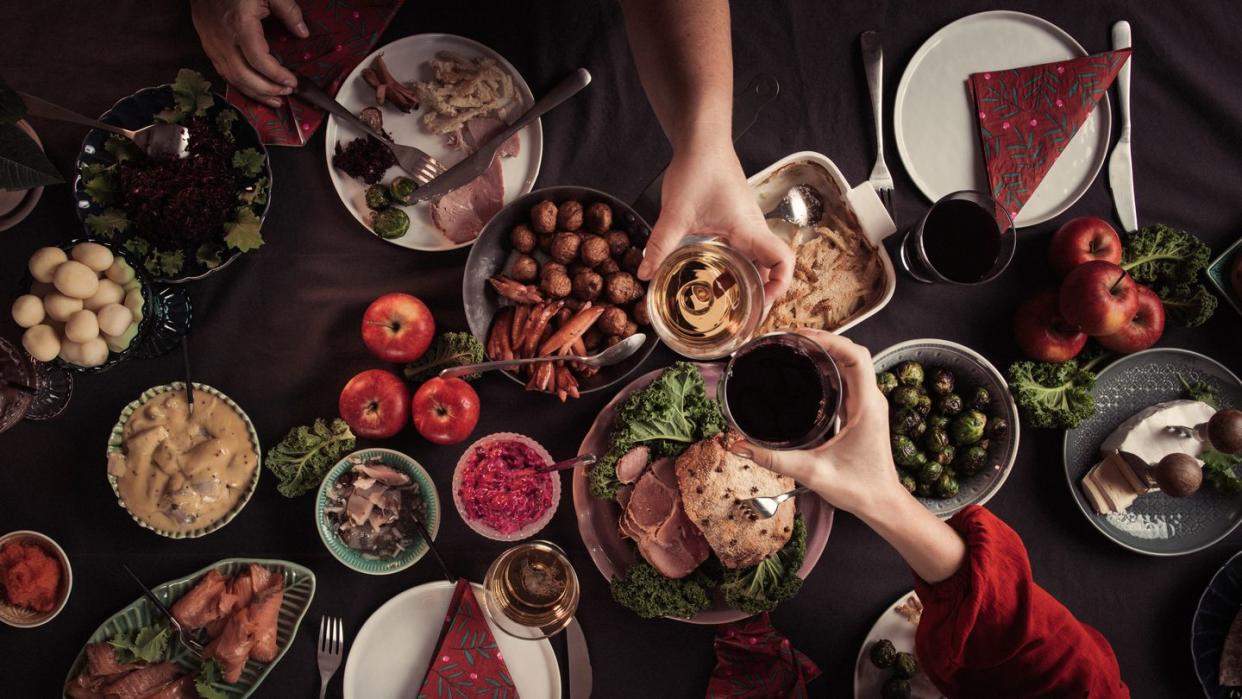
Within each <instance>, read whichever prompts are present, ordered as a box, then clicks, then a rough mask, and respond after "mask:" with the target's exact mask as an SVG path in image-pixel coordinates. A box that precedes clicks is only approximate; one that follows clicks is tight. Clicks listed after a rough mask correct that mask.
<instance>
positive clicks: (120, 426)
mask: <svg viewBox="0 0 1242 699" xmlns="http://www.w3.org/2000/svg"><path fill="white" fill-rule="evenodd" d="M184 390H185V383H184V382H182V381H176V382H173V383H170V384H165V385H163V386H155V387H154V388H148V389H147V390H145V391H143V392H142V395H140V396H138V398H136V399H135V400H133V401H131V402H130V403H129V405H126V406H125V408H124V409H122V410H121V417H120V418H118V419H117V421H116V424H115V425H113V426H112V432H111V433H110V434H109V435H108V449H107V452H106V453H105V454H104V462H105V463H107V460H108V457H110V456H111V455H112V454H118V453H124V439H123V434H124V429H125V423H127V422H129V419H130V417H132V416H133V414H134V411H136V410H138V408H140V407H142V406H143V405H145V404H146V403H147V402H148V401H150V400H151V399H153V398H155V397H156V396H159V395H163V394H165V393H168V392H169V391H184ZM194 391H195V392H198V391H202V392H203V393H208V394H211V395H213V396H215V397H216V398H218V399H220V400H221V401H223V402H224V404H225V405H228V406H229V407H230V408H232V409H233V410H234V411H235V412H236V413H237V414H238V415H240V416H241V418H242V421H243V422H245V423H246V432H247V433H248V434H249V435H250V444H251V445H252V446H253V447H254V453H255V468H254V475H253V476H251V478H250V482H249V483H248V484H247V485H246V492H245V493H242V496H241V498H240V499H238V501H237V504H236V505H234V506H233V509H231V510H229V511H228V513H227V514H225V515H224V516H223V517H221V518H220V519H217V520H216V521H214V522H210V523H208V524H206V525H204V526H202V527H199V528H197V529H193V530H190V531H186V532H174V531H168V530H166V529H160V528H158V527H155V526H152V525H151V524H149V523H147V522H144V521H142V520H141V519H139V518H138V517H137V516H136V515H135V514H134V513H133V512H132V511H131V510H130V509H129V507H128V506H127V505H126V504H125V500H124V498H122V497H121V490H120V487H119V485H118V484H117V478H116V476H113V475H112V474H111V473H108V474H107V476H108V484H109V485H111V486H112V492H113V494H115V495H116V501H117V504H119V505H120V506H121V507H122V508H124V510H125V511H126V512H129V516H130V517H131V518H133V520H134V521H135V522H137V523H138V525H139V526H141V527H142V528H144V529H150V530H151V531H153V532H155V533H156V534H159V535H160V536H166V537H168V538H169V539H197V538H198V537H200V536H206V535H208V534H210V533H212V532H214V531H216V530H218V529H221V528H223V527H224V525H226V524H228V523H229V522H232V521H233V519H234V518H235V517H237V515H238V514H239V513H240V512H241V511H242V508H244V507H245V506H246V503H248V502H250V497H251V496H252V495H254V491H255V490H256V489H257V488H258V487H259V472H260V471H262V470H263V452H262V450H261V449H260V448H259V433H258V432H256V431H255V429H254V423H253V422H251V421H250V416H249V415H247V414H246V411H244V410H242V409H241V406H239V405H238V404H237V403H234V402H233V399H232V398H229V397H228V396H226V395H224V393H222V392H221V391H220V390H219V389H216V388H213V387H211V386H208V385H206V384H201V383H199V382H197V381H195V382H194ZM105 473H107V471H106V469H105Z"/></svg>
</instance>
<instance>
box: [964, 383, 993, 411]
mask: <svg viewBox="0 0 1242 699" xmlns="http://www.w3.org/2000/svg"><path fill="white" fill-rule="evenodd" d="M991 404H992V394H991V393H989V392H988V389H986V388H984V387H983V386H980V387H979V388H976V389H975V392H974V393H973V394H971V396H970V403H969V406H970V407H972V408H974V409H975V410H987V409H988V406H989V405H991Z"/></svg>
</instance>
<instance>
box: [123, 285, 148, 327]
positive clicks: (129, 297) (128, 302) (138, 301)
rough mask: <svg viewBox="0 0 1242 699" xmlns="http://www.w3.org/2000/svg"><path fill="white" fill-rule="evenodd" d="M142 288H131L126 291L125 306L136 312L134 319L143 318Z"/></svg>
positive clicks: (131, 311)
mask: <svg viewBox="0 0 1242 699" xmlns="http://www.w3.org/2000/svg"><path fill="white" fill-rule="evenodd" d="M143 303H144V301H143V300H142V289H130V290H129V291H127V292H125V307H126V308H128V309H129V312H130V313H133V314H134V320H142V305H143Z"/></svg>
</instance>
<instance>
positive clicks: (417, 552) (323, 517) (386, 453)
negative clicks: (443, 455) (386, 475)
mask: <svg viewBox="0 0 1242 699" xmlns="http://www.w3.org/2000/svg"><path fill="white" fill-rule="evenodd" d="M357 459H361V460H363V461H368V460H372V459H375V460H378V461H380V462H381V463H383V464H384V465H385V466H388V467H390V468H393V469H396V470H397V471H400V472H402V473H404V474H406V475H408V476H409V477H410V478H412V479H413V480H414V482H415V483H417V484H418V491H419V495H420V496H421V497H422V499H423V504H424V506H425V510H424V515H423V517H424V519H423V524H424V525H425V526H426V527H427V531H428V532H430V533H431V538H432V539H434V538H436V536H437V535H438V534H439V532H440V518H441V515H440V496H439V495H438V494H437V493H436V484H435V482H434V481H432V480H431V475H430V474H428V473H427V470H426V469H424V468H423V467H422V466H421V465H420V464H419V463H418V462H417V461H415V460H414V459H412V458H411V457H409V456H407V455H405V454H402V453H401V452H399V451H393V450H392V449H359V450H358V451H355V452H353V453H352V454H349V455H347V456H346V457H345V458H343V459H341V460H340V461H338V462H336V465H335V466H333V467H332V468H331V470H329V471H328V473H327V474H326V475H324V477H323V482H322V483H320V485H319V492H318V493H317V494H316V495H315V529H316V530H317V531H318V532H319V538H320V540H322V541H323V545H324V546H326V547H327V549H328V553H331V554H332V557H333V558H335V559H336V560H338V561H340V562H341V564H342V565H344V566H345V567H346V568H349V569H350V570H353V571H357V572H359V573H365V574H367V575H391V574H393V573H396V572H399V571H402V570H405V569H406V568H409V567H410V566H412V565H414V564H415V563H417V562H418V561H419V559H421V558H422V557H423V556H424V555H425V554H426V553H427V548H428V547H427V542H426V541H423V538H422V537H421V536H418V532H414V536H415V538H416V542H415V544H414V545H413V546H411V547H410V548H408V549H406V550H404V551H402V552H401V553H399V554H397V555H396V556H394V557H392V558H371V557H369V556H366V555H363V554H362V553H361V552H360V551H357V550H355V549H352V548H350V547H349V545H347V544H346V543H345V542H344V541H342V540H341V537H340V536H339V535H338V534H337V533H336V531H335V529H334V528H333V526H332V521H331V520H329V519H328V513H327V508H328V505H329V495H330V494H331V492H332V486H334V485H336V482H337V480H339V479H340V477H341V476H343V475H345V473H347V472H348V471H349V470H350V469H352V468H353V466H354V462H355V460H357Z"/></svg>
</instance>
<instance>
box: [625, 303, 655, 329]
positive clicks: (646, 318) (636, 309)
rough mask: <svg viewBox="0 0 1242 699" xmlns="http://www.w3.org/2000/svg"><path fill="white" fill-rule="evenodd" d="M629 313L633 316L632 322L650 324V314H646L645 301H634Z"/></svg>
mask: <svg viewBox="0 0 1242 699" xmlns="http://www.w3.org/2000/svg"><path fill="white" fill-rule="evenodd" d="M630 315H631V316H633V317H634V322H635V323H638V324H639V325H651V316H650V315H648V314H647V302H646V301H643V300H639V301H636V302H635V303H634V306H633V307H632V308H630Z"/></svg>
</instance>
